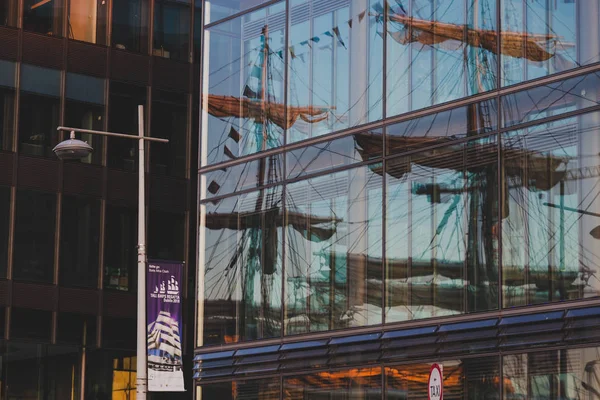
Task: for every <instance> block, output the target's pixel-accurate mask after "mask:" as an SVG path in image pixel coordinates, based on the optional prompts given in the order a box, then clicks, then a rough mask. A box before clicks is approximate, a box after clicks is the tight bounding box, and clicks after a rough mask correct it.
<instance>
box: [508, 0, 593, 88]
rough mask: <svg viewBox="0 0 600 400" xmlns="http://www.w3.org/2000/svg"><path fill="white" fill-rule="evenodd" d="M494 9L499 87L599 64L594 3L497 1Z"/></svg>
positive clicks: (522, 0) (524, 0)
mask: <svg viewBox="0 0 600 400" xmlns="http://www.w3.org/2000/svg"><path fill="white" fill-rule="evenodd" d="M500 5H501V11H502V15H501V18H502V29H501V32H502V34H501V35H500V41H501V49H502V77H501V78H502V85H512V84H516V83H520V82H523V81H525V80H529V79H535V78H540V77H543V76H546V75H550V74H553V73H557V72H562V71H566V70H569V69H573V68H577V67H579V66H582V65H587V64H591V63H594V62H598V61H600V43H599V42H598V40H597V38H598V36H599V34H600V33H599V28H598V18H599V16H600V5H599V4H598V2H591V3H590V2H580V1H558V2H555V3H552V2H550V3H546V2H537V1H536V2H528V1H526V0H503V1H502V2H501V3H500ZM592 38H594V39H592Z"/></svg>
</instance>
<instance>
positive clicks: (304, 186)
mask: <svg viewBox="0 0 600 400" xmlns="http://www.w3.org/2000/svg"><path fill="white" fill-rule="evenodd" d="M374 171H379V173H381V166H380V164H374V165H372V166H370V167H361V168H356V169H352V170H349V171H344V172H340V173H336V174H332V175H326V176H322V177H318V178H313V179H309V180H306V181H300V182H297V183H293V184H290V185H288V186H287V191H286V206H287V211H286V221H285V224H286V238H287V240H286V252H285V253H286V280H285V282H286V288H285V321H284V323H285V333H286V334H288V335H290V334H297V333H305V332H315V331H326V330H331V329H342V328H350V327H355V326H364V325H373V324H380V323H381V322H382V319H381V318H382V314H381V306H382V298H381V291H382V284H381V279H382V273H381V257H382V247H383V246H382V211H381V210H382V202H383V193H382V179H381V176H380V175H378V173H376V172H374Z"/></svg>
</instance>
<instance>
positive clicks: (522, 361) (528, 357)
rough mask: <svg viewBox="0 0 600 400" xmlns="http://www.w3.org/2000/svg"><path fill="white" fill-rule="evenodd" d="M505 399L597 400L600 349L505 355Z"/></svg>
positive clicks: (599, 385) (503, 369)
mask: <svg viewBox="0 0 600 400" xmlns="http://www.w3.org/2000/svg"><path fill="white" fill-rule="evenodd" d="M502 361H503V362H502V366H503V368H502V372H503V379H502V382H503V383H504V398H505V399H515V398H516V399H518V398H527V399H561V398H563V399H574V398H578V397H583V398H585V397H588V396H589V398H594V397H597V396H598V393H600V384H599V383H598V379H597V377H598V374H600V348H598V347H591V348H583V349H563V350H547V351H544V352H538V353H527V354H514V355H506V356H504V357H503V360H502Z"/></svg>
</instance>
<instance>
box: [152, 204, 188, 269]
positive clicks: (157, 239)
mask: <svg viewBox="0 0 600 400" xmlns="http://www.w3.org/2000/svg"><path fill="white" fill-rule="evenodd" d="M184 247H185V215H183V214H175V213H170V212H163V211H157V210H152V209H151V210H150V212H149V216H148V256H149V257H150V258H153V259H159V260H173V261H183V259H184Z"/></svg>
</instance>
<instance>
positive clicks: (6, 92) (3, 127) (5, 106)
mask: <svg viewBox="0 0 600 400" xmlns="http://www.w3.org/2000/svg"><path fill="white" fill-rule="evenodd" d="M0 74H1V72H0ZM14 112H15V91H14V90H12V89H5V88H3V87H1V86H0V150H4V151H12V149H13V148H12V146H13V140H14V139H13V137H14V118H15V116H14Z"/></svg>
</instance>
